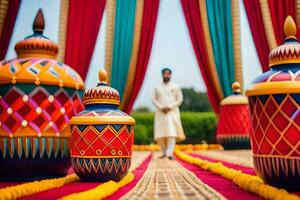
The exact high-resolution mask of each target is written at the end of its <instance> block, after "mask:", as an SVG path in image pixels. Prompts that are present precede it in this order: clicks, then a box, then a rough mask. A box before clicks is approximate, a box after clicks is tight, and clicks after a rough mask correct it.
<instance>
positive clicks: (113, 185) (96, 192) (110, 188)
mask: <svg viewBox="0 0 300 200" xmlns="http://www.w3.org/2000/svg"><path fill="white" fill-rule="evenodd" d="M133 179H134V175H133V173H131V172H129V173H128V174H127V175H126V176H125V177H124V178H123V179H122V180H121V181H119V182H115V181H108V182H105V183H103V184H101V185H99V186H97V187H96V188H94V189H91V190H88V191H85V192H79V193H73V194H70V195H67V196H64V197H63V198H61V200H76V199H78V200H81V199H85V200H92V199H95V200H96V199H97V200H98V199H103V198H106V197H108V196H110V195H112V194H113V193H115V192H116V191H118V190H119V189H120V188H121V187H124V186H125V185H127V184H128V183H130V182H131V181H132V180H133Z"/></svg>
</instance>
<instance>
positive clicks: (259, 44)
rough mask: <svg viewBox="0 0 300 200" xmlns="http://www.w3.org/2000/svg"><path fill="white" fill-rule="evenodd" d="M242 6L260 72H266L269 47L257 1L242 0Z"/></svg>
mask: <svg viewBox="0 0 300 200" xmlns="http://www.w3.org/2000/svg"><path fill="white" fill-rule="evenodd" d="M244 5H245V10H246V14H247V17H248V21H249V26H250V29H251V33H252V37H253V40H254V44H255V47H256V51H257V54H258V58H259V61H260V64H261V67H262V70H263V71H264V72H265V71H268V70H269V46H268V41H267V36H266V32H265V28H264V24H263V18H262V13H261V9H260V3H259V0H244Z"/></svg>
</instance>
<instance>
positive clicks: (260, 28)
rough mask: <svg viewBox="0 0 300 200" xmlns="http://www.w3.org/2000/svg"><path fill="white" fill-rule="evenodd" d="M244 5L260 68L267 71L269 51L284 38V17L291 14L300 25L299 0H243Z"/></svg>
mask: <svg viewBox="0 0 300 200" xmlns="http://www.w3.org/2000/svg"><path fill="white" fill-rule="evenodd" d="M244 6H245V10H246V14H247V17H248V21H249V25H250V29H251V32H252V37H253V40H254V44H255V47H256V51H257V54H258V58H259V60H260V63H261V66H262V70H263V71H267V70H268V69H269V66H268V58H269V52H270V51H271V50H272V49H273V48H274V47H276V46H277V45H279V44H281V43H282V42H283V40H284V38H285V37H284V32H283V24H284V20H285V18H286V17H287V16H288V15H291V16H292V17H293V18H294V20H295V21H297V24H298V27H299V25H300V23H299V22H300V2H299V1H298V0H244ZM298 34H299V31H298ZM298 38H299V35H298Z"/></svg>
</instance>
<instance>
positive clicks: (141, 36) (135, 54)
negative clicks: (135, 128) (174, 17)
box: [105, 0, 159, 113]
mask: <svg viewBox="0 0 300 200" xmlns="http://www.w3.org/2000/svg"><path fill="white" fill-rule="evenodd" d="M158 7H159V0H127V1H123V0H107V29H106V56H105V57H106V58H105V59H106V60H105V68H106V70H107V72H108V75H109V82H110V84H111V86H112V87H114V88H116V89H117V90H118V91H119V93H120V97H121V102H122V103H121V106H120V108H121V109H122V110H124V111H125V112H127V113H129V112H130V111H131V109H132V106H133V104H134V101H135V99H136V97H137V95H138V92H139V90H140V88H141V86H142V83H143V80H144V77H145V72H146V69H147V66H148V61H149V57H150V53H151V48H152V41H153V36H154V30H155V25H156V19H157V13H158Z"/></svg>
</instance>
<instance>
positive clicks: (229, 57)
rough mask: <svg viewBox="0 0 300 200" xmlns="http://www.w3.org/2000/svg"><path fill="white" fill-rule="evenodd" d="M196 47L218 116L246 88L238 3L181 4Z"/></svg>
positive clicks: (194, 0)
mask: <svg viewBox="0 0 300 200" xmlns="http://www.w3.org/2000/svg"><path fill="white" fill-rule="evenodd" d="M181 5H182V9H183V13H184V16H185V19H186V23H187V26H188V30H189V34H190V38H191V41H192V45H193V48H194V51H195V54H196V58H197V61H198V64H199V68H200V71H201V73H202V77H203V79H204V82H205V85H206V88H207V93H208V97H209V99H210V102H211V104H212V107H213V109H214V111H215V112H218V111H219V103H220V101H221V100H222V99H223V98H224V97H226V96H229V95H231V94H232V89H231V84H232V83H233V82H234V81H238V82H240V83H241V85H242V84H243V75H242V65H241V47H240V21H239V20H240V19H239V4H238V0H229V1H223V0H206V1H205V0H181Z"/></svg>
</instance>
